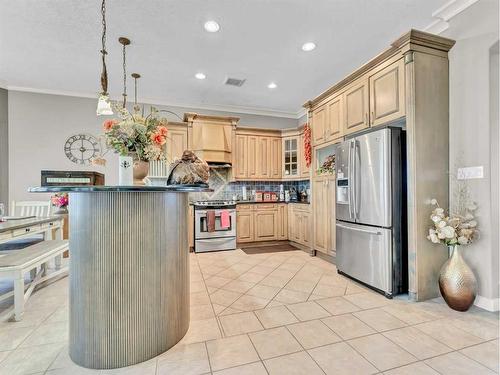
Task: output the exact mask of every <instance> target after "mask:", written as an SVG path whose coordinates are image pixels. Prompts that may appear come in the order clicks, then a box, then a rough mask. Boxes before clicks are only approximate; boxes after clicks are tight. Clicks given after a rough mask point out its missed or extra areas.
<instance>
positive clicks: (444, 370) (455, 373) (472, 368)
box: [425, 352, 495, 375]
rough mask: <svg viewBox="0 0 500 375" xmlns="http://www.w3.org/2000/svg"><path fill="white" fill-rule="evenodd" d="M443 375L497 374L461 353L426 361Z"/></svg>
mask: <svg viewBox="0 0 500 375" xmlns="http://www.w3.org/2000/svg"><path fill="white" fill-rule="evenodd" d="M425 363H426V364H428V365H429V366H431V367H432V368H433V369H434V370H436V371H437V372H439V373H440V374H442V375H472V374H474V375H490V374H491V375H493V374H495V372H493V371H491V370H490V369H488V368H487V367H484V366H483V365H481V364H479V363H477V362H476V361H473V360H472V359H470V358H467V357H466V356H464V355H463V354H461V353H459V352H453V353H448V354H445V355H442V356H440V357H434V358H431V359H428V360H427V361H425Z"/></svg>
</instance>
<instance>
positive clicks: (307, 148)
mask: <svg viewBox="0 0 500 375" xmlns="http://www.w3.org/2000/svg"><path fill="white" fill-rule="evenodd" d="M311 154H312V152H311V127H310V126H309V124H308V123H305V124H304V158H305V159H306V167H307V168H309V166H310V165H311V159H312V158H311Z"/></svg>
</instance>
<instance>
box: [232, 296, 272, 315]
mask: <svg viewBox="0 0 500 375" xmlns="http://www.w3.org/2000/svg"><path fill="white" fill-rule="evenodd" d="M268 303H269V300H268V299H264V298H260V297H254V296H249V295H248V294H245V295H243V296H241V297H240V298H238V299H237V300H236V301H235V302H234V303H233V304H232V305H231V307H233V308H235V309H237V310H241V311H254V310H259V309H263V308H264V307H266V306H267V304H268Z"/></svg>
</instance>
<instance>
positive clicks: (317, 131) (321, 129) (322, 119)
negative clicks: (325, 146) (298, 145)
mask: <svg viewBox="0 0 500 375" xmlns="http://www.w3.org/2000/svg"><path fill="white" fill-rule="evenodd" d="M327 115H328V112H327V108H326V106H325V105H323V106H321V107H318V108H317V109H315V110H314V112H313V114H312V126H311V130H312V143H313V145H318V144H321V143H323V142H324V141H325V129H326V124H327V121H328V119H327Z"/></svg>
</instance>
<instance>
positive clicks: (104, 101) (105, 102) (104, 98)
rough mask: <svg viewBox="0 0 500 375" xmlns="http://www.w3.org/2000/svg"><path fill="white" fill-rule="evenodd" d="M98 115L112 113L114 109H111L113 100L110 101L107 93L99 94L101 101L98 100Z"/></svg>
mask: <svg viewBox="0 0 500 375" xmlns="http://www.w3.org/2000/svg"><path fill="white" fill-rule="evenodd" d="M96 113H97V116H101V115H112V114H113V110H112V109H111V102H110V101H109V96H108V95H106V94H101V95H99V101H98V102H97V111H96Z"/></svg>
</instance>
